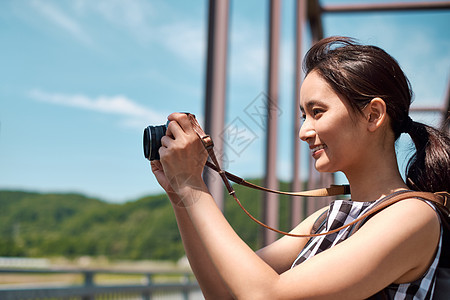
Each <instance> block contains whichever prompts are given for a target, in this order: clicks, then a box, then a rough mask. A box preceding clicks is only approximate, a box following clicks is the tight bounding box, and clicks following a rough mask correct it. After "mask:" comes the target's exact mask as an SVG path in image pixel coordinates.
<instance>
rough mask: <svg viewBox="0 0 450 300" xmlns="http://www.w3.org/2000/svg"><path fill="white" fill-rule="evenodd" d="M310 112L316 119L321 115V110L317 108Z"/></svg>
mask: <svg viewBox="0 0 450 300" xmlns="http://www.w3.org/2000/svg"><path fill="white" fill-rule="evenodd" d="M311 112H312V115H313V116H314V117H318V116H319V115H320V114H321V113H323V110H322V109H319V108H313V110H312V111H311Z"/></svg>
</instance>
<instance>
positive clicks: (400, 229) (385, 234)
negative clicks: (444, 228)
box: [355, 198, 440, 283]
mask: <svg viewBox="0 0 450 300" xmlns="http://www.w3.org/2000/svg"><path fill="white" fill-rule="evenodd" d="M363 235H365V239H366V240H367V242H368V243H372V244H373V246H374V247H378V249H379V250H380V251H379V253H380V255H382V256H384V259H387V260H388V261H391V262H392V263H393V265H392V266H393V267H396V268H397V269H398V271H399V274H401V276H399V277H398V278H397V279H396V280H395V282H396V283H404V282H410V281H413V280H415V279H417V278H419V277H420V276H421V275H422V274H423V273H424V272H426V270H427V269H428V268H429V266H430V264H431V263H432V261H433V259H434V256H435V253H436V249H437V246H438V243H439V237H440V222H439V217H438V215H437V213H436V211H435V210H434V209H433V207H431V206H430V204H428V203H426V202H425V201H422V200H419V199H414V198H411V199H405V200H402V201H399V202H397V203H395V204H393V205H391V206H389V207H387V208H385V209H383V210H382V211H380V212H379V213H377V214H376V215H375V216H373V217H372V218H371V219H370V220H369V221H368V222H367V224H365V225H364V226H362V227H361V229H360V231H358V232H357V233H356V234H355V237H356V236H358V237H359V238H361V237H362V236H363ZM374 237H376V238H375V239H374ZM363 239H364V238H363ZM375 240H377V241H376V242H375ZM401 270H402V271H401Z"/></svg>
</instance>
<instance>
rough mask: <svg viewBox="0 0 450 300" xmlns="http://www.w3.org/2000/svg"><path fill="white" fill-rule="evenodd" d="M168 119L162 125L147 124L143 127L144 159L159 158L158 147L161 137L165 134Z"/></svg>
mask: <svg viewBox="0 0 450 300" xmlns="http://www.w3.org/2000/svg"><path fill="white" fill-rule="evenodd" d="M168 125H169V121H167V123H166V124H164V125H156V126H152V125H150V126H148V127H147V128H145V129H144V141H143V142H144V156H145V158H146V159H148V160H150V161H152V160H159V152H158V150H159V148H160V147H161V138H162V137H163V136H165V135H166V131H167V126H168Z"/></svg>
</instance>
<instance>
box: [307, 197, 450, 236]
mask: <svg viewBox="0 0 450 300" xmlns="http://www.w3.org/2000/svg"><path fill="white" fill-rule="evenodd" d="M411 198H414V199H419V200H422V201H430V202H431V203H433V204H434V205H435V207H436V211H437V212H438V213H439V215H440V217H441V221H442V224H443V225H444V228H446V230H447V231H449V230H450V194H449V193H447V192H437V193H430V192H417V191H409V190H405V191H398V192H394V193H392V194H390V195H388V196H386V197H384V198H383V199H381V200H380V201H379V202H378V203H376V204H375V205H374V207H372V208H371V209H370V210H369V211H367V212H366V213H364V214H363V215H362V216H361V217H359V218H358V219H356V220H354V221H353V222H351V223H349V224H347V225H344V226H341V227H339V228H336V229H334V230H332V231H330V232H325V233H322V234H319V233H318V232H319V230H321V229H322V227H323V226H324V225H325V223H326V217H327V213H328V210H326V211H325V212H323V213H322V214H321V215H320V216H319V217H318V218H317V219H316V221H315V222H314V224H313V226H312V228H311V232H310V234H311V235H312V236H317V235H326V234H330V233H334V232H337V231H339V230H342V229H344V228H347V227H349V226H353V228H352V230H351V231H350V234H349V236H350V235H352V234H353V233H355V232H356V231H358V230H359V228H361V226H362V225H364V224H365V223H366V222H367V221H368V220H369V219H370V218H371V217H372V216H374V215H375V214H376V213H378V212H379V211H381V210H383V209H384V208H386V207H388V206H390V205H392V204H394V203H397V202H399V201H401V200H405V199H411Z"/></svg>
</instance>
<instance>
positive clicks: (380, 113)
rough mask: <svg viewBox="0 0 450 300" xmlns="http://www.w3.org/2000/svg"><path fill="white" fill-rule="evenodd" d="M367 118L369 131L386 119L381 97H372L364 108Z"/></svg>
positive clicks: (376, 127)
mask: <svg viewBox="0 0 450 300" xmlns="http://www.w3.org/2000/svg"><path fill="white" fill-rule="evenodd" d="M364 115H365V116H366V120H367V129H368V130H369V131H370V132H374V131H376V130H377V129H378V128H380V127H381V126H382V125H383V124H384V123H385V122H386V120H387V113H386V103H385V102H384V100H383V99H381V98H378V97H377V98H373V99H372V100H371V101H370V102H369V104H368V105H367V106H366V107H365V109H364Z"/></svg>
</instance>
